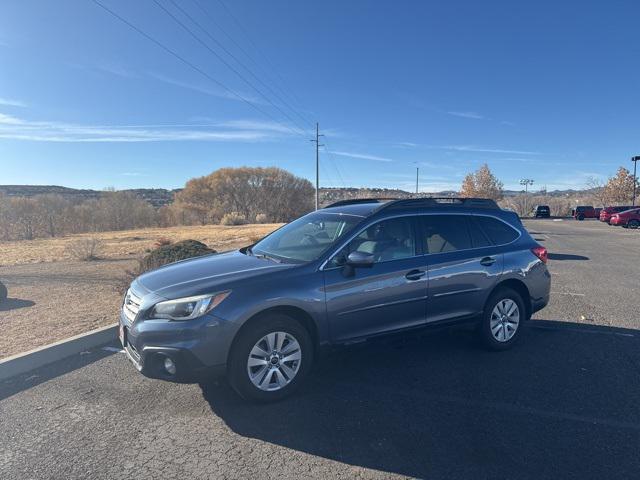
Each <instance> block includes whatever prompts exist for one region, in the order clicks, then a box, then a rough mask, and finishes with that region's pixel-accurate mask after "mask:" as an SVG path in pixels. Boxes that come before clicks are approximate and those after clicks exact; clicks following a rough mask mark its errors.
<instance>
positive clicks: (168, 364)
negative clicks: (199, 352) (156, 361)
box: [164, 357, 176, 375]
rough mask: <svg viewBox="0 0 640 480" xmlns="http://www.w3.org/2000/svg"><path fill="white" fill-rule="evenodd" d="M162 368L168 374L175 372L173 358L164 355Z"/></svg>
mask: <svg viewBox="0 0 640 480" xmlns="http://www.w3.org/2000/svg"><path fill="white" fill-rule="evenodd" d="M164 370H165V371H166V372H167V373H168V374H169V375H175V374H176V364H175V363H174V361H173V360H171V359H170V358H169V357H166V358H165V359H164Z"/></svg>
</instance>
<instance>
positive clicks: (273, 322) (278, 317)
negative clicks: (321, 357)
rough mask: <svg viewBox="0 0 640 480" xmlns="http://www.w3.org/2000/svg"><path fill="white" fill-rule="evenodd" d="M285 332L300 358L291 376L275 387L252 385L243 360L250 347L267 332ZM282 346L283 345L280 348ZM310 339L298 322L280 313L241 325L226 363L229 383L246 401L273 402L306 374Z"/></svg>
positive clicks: (310, 348)
mask: <svg viewBox="0 0 640 480" xmlns="http://www.w3.org/2000/svg"><path fill="white" fill-rule="evenodd" d="M273 332H284V333H287V334H289V335H291V336H293V338H295V340H297V342H298V344H299V345H300V352H301V353H302V355H301V357H302V358H301V360H300V363H299V367H298V370H297V373H296V374H295V376H294V377H293V379H292V380H290V382H289V383H288V384H286V385H285V386H284V387H282V388H280V389H279V390H274V391H266V390H261V389H260V388H258V387H257V386H255V385H254V384H253V383H252V381H251V379H250V378H249V372H248V367H247V361H248V360H249V355H250V353H251V350H252V349H253V347H254V346H255V345H256V344H257V343H258V341H260V339H262V338H263V337H264V336H266V335H267V334H269V333H273ZM283 350H284V348H283ZM313 350H314V348H313V341H312V340H311V335H310V334H309V332H308V331H307V329H306V328H305V327H303V326H302V325H301V324H300V322H298V321H296V320H295V319H293V318H291V317H289V316H287V315H284V314H268V315H265V316H262V317H259V318H258V319H257V320H255V321H253V322H252V324H251V325H250V326H248V327H247V328H244V329H243V330H242V331H241V332H240V333H239V334H238V337H237V338H236V340H235V341H234V344H233V347H232V350H231V352H230V353H229V360H228V363H227V376H228V380H229V383H230V384H231V386H232V387H233V389H234V390H235V391H236V392H238V394H239V395H240V396H241V397H242V398H244V399H246V400H250V401H255V402H274V401H277V400H281V399H283V398H285V397H287V396H289V395H291V394H292V393H293V392H294V391H295V390H296V388H298V386H299V385H300V383H301V382H302V381H303V380H304V378H305V377H306V376H307V374H308V373H309V371H310V370H311V366H312V365H313V357H314V351H313Z"/></svg>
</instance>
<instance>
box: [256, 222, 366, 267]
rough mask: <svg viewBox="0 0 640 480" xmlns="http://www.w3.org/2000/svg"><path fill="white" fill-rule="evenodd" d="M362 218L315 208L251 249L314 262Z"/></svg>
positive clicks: (279, 257) (271, 254)
mask: <svg viewBox="0 0 640 480" xmlns="http://www.w3.org/2000/svg"><path fill="white" fill-rule="evenodd" d="M362 219H363V217H360V216H358V215H349V214H343V213H328V212H322V211H318V212H313V213H310V214H308V215H305V216H304V217H300V218H299V219H297V220H295V221H293V222H291V223H289V224H287V225H285V226H284V227H282V228H280V229H279V230H276V231H275V232H273V233H272V234H271V235H269V236H268V237H266V238H264V239H262V240H260V241H259V242H258V243H256V244H255V245H254V246H253V248H252V249H251V253H253V254H254V255H266V256H272V257H275V258H276V259H280V260H285V261H293V262H310V261H313V260H316V259H317V258H319V257H320V255H322V254H323V253H324V252H326V251H327V250H328V249H329V247H331V245H333V244H334V243H335V242H336V240H338V239H339V238H340V237H342V236H344V235H345V234H347V233H348V232H350V231H351V230H352V229H353V227H355V226H356V225H357V224H358V223H360V222H361V221H362Z"/></svg>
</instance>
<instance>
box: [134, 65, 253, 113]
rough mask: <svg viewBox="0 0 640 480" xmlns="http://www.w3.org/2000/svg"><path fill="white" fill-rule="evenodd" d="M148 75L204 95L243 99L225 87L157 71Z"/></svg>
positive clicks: (246, 98) (251, 100) (241, 93)
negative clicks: (191, 81) (207, 84)
mask: <svg viewBox="0 0 640 480" xmlns="http://www.w3.org/2000/svg"><path fill="white" fill-rule="evenodd" d="M147 75H149V77H151V78H153V79H155V80H157V81H159V82H163V83H166V84H168V85H173V86H175V87H180V88H184V89H187V90H191V91H193V92H198V93H202V94H204V95H208V96H211V97H218V98H226V99H229V100H240V101H242V99H241V98H239V97H238V96H236V95H234V94H233V93H231V92H229V91H227V90H223V89H218V88H211V87H208V86H204V85H200V84H195V83H189V82H185V81H183V80H178V79H176V78H172V77H168V76H166V75H164V74H162V73H156V72H147ZM238 94H239V95H240V96H242V98H244V99H245V100H247V101H248V102H251V103H255V104H258V105H264V102H263V101H262V100H259V99H257V98H255V97H253V96H251V95H249V94H246V93H244V92H238Z"/></svg>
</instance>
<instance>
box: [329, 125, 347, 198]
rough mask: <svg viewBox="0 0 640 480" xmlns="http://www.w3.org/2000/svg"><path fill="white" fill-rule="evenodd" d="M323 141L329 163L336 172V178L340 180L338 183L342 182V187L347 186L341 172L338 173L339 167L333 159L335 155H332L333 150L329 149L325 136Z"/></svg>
mask: <svg viewBox="0 0 640 480" xmlns="http://www.w3.org/2000/svg"><path fill="white" fill-rule="evenodd" d="M324 143H325V145H324V151H325V152H326V153H327V156H328V157H329V161H330V162H331V165H332V166H333V168H334V170H335V171H336V173H337V174H338V179H339V180H340V183H341V184H342V187H343V188H347V184H346V183H345V182H344V178H343V177H342V173H340V169H339V168H338V162H337V161H336V159H335V157H334V155H333V152H332V151H331V150H329V146H328V142H327V137H325V140H324Z"/></svg>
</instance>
